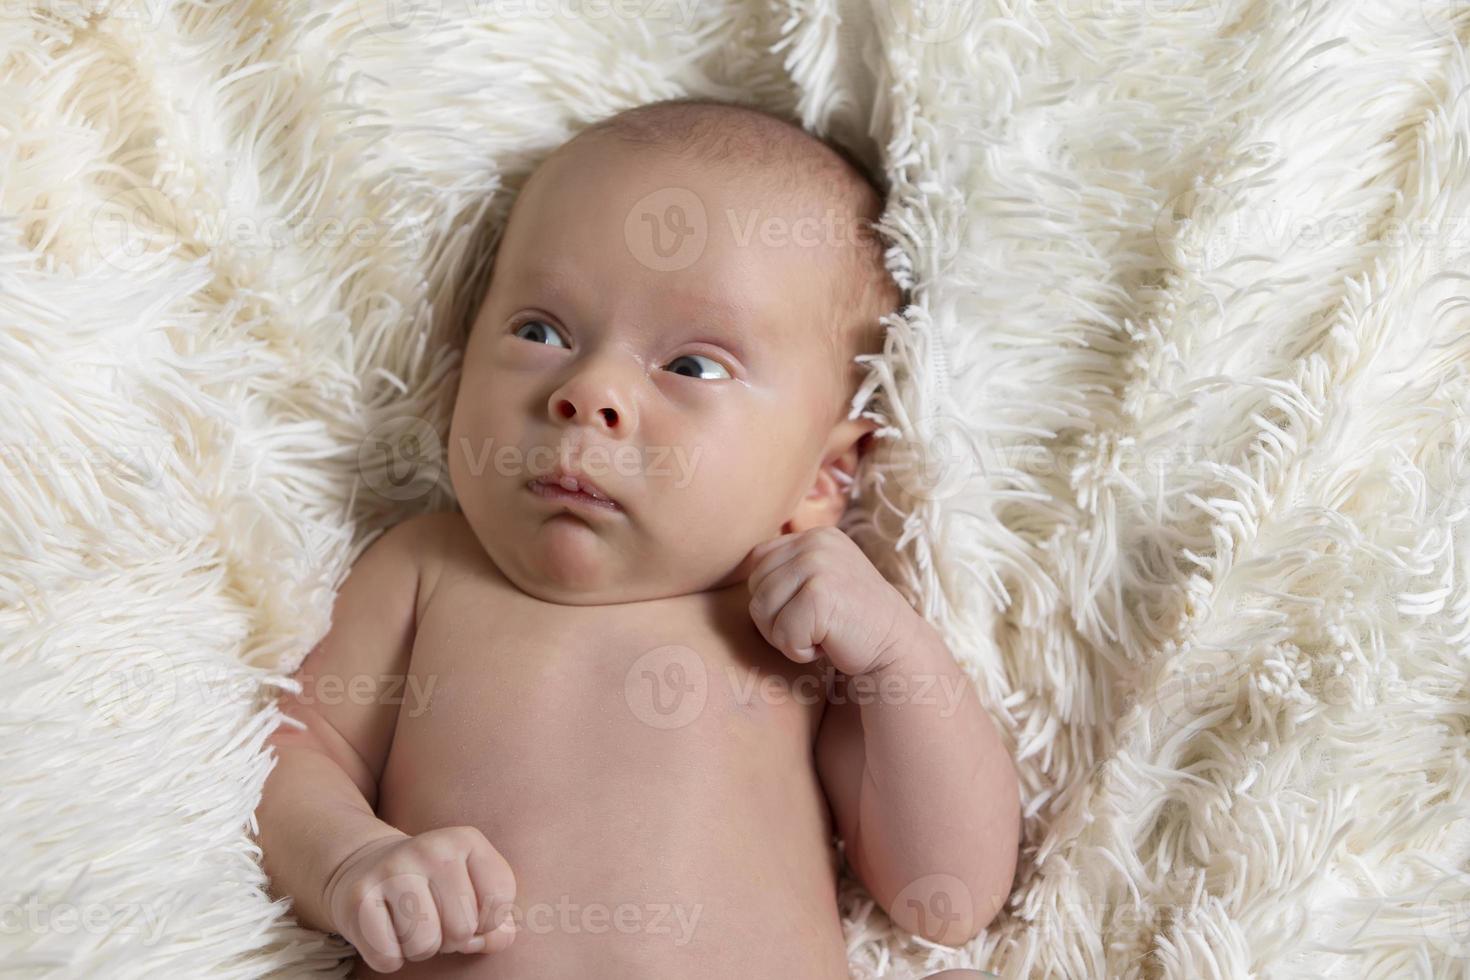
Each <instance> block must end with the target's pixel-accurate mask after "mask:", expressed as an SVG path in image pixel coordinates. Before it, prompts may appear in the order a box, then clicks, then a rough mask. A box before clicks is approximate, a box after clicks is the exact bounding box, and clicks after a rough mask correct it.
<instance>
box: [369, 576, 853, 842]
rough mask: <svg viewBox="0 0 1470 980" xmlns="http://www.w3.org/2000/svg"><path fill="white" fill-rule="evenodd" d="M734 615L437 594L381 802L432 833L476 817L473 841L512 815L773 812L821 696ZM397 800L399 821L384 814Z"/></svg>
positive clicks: (459, 585)
mask: <svg viewBox="0 0 1470 980" xmlns="http://www.w3.org/2000/svg"><path fill="white" fill-rule="evenodd" d="M744 602H745V598H744V597H743V596H741V595H739V593H738V590H733V591H730V592H727V593H725V594H711V595H704V596H686V597H679V598H674V599H662V600H655V601H650V602H640V603H626V604H621V605H617V606H602V607H583V606H561V605H554V604H550V603H543V602H540V601H539V600H535V599H532V598H529V597H526V596H523V595H520V594H519V593H516V594H510V593H507V592H506V591H505V590H504V589H503V588H499V587H496V586H494V585H492V584H486V583H476V582H473V581H466V580H460V581H458V582H455V583H452V584H449V585H447V586H445V587H443V588H441V589H440V590H439V591H438V592H437V593H436V594H435V596H434V597H433V600H432V601H431V603H430V604H429V606H428V608H427V609H426V610H425V614H424V616H423V618H422V620H421V622H420V623H419V624H418V631H417V635H416V637H415V642H414V650H413V658H412V662H411V665H410V677H409V678H408V681H407V683H406V685H405V691H406V692H411V693H412V695H413V696H412V697H405V699H404V703H403V706H402V708H401V709H400V714H399V719H398V725H397V729H396V731H395V735H394V741H393V745H392V749H391V752H390V756H389V760H388V766H387V768H386V770H385V772H384V779H383V785H382V787H381V794H380V798H381V799H382V800H383V801H384V802H385V803H386V804H390V805H395V806H396V807H398V808H400V809H412V810H414V811H420V812H419V814H418V815H419V816H420V817H421V819H423V820H424V821H427V822H429V823H430V824H431V825H442V823H443V822H444V821H445V820H448V819H450V818H451V817H458V818H462V817H464V816H465V815H466V814H473V815H477V816H479V817H480V818H481V819H482V820H483V822H484V823H486V824H488V825H490V826H488V827H487V828H486V830H487V833H489V832H490V831H491V829H493V828H494V827H496V826H497V825H499V826H501V827H508V826H509V825H510V824H511V823H512V822H514V821H516V820H518V819H519V817H518V816H517V814H519V813H524V812H525V807H527V806H536V807H552V808H557V807H566V806H568V805H575V806H579V807H600V806H607V807H617V808H618V810H619V811H620V812H624V813H629V814H634V815H641V814H644V813H655V812H657V813H663V814H667V813H669V812H670V808H671V807H673V808H674V809H675V810H676V811H677V812H678V813H680V814H684V815H688V814H691V813H697V812H701V811H704V810H709V811H710V812H716V811H720V810H721V809H722V808H723V812H724V813H725V814H727V815H728V814H729V813H730V810H729V809H728V808H729V807H730V806H732V805H737V803H738V805H739V806H741V807H742V808H749V809H751V810H752V811H754V812H760V811H761V810H762V809H764V808H765V807H766V806H769V807H771V808H772V809H773V810H776V809H779V808H780V807H781V806H782V805H783V800H782V795H783V794H788V795H787V796H786V799H787V800H789V793H790V792H792V791H793V789H795V788H798V787H799V788H800V789H799V791H801V792H806V791H808V790H809V789H810V788H811V787H813V786H815V776H814V773H813V771H812V766H811V744H812V739H813V738H814V736H815V734H816V729H817V725H818V723H819V721H820V718H821V712H822V705H823V703H824V698H825V687H824V679H823V677H822V675H821V674H820V673H818V672H816V671H814V670H813V669H812V668H811V667H809V666H807V667H803V666H800V665H797V664H793V663H790V662H789V661H787V660H785V659H784V658H783V657H782V656H781V654H780V653H779V652H778V651H776V650H775V649H773V648H771V647H770V646H768V645H767V644H766V643H765V642H764V640H763V639H762V638H761V636H760V634H759V633H758V632H757V631H756V630H755V628H754V626H753V625H752V624H751V623H750V622H749V619H748V614H747V613H745V611H744ZM409 793H411V794H412V796H413V798H414V799H415V801H416V802H415V804H414V805H413V806H412V807H407V806H406V805H405V801H404V800H399V799H395V797H396V796H405V795H406V794H409ZM512 801H514V804H515V806H514V807H513V806H512ZM517 807H518V808H519V809H517ZM637 819H639V820H641V819H643V818H642V817H641V816H638V817H637ZM460 822H465V821H462V820H461V821H460ZM404 829H408V828H404ZM493 839H494V838H493V837H492V840H493Z"/></svg>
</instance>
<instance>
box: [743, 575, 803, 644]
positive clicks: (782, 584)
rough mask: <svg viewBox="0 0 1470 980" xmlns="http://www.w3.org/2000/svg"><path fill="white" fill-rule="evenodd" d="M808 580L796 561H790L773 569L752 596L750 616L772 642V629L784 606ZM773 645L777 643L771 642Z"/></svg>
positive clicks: (767, 640)
mask: <svg viewBox="0 0 1470 980" xmlns="http://www.w3.org/2000/svg"><path fill="white" fill-rule="evenodd" d="M805 581H806V576H805V575H804V574H803V572H802V570H801V569H800V568H799V567H798V566H797V564H796V563H795V562H791V561H788V562H787V563H786V564H784V565H780V566H778V567H776V568H774V569H772V570H771V572H770V574H768V575H767V576H766V578H765V579H764V580H763V581H762V582H761V584H760V587H759V588H757V589H756V590H755V593H754V594H753V595H752V596H751V597H750V618H751V620H752V621H753V622H754V623H755V626H756V629H758V630H760V631H761V635H762V636H764V637H765V638H766V642H768V643H770V641H771V637H770V630H771V626H772V624H774V623H775V621H776V617H777V616H778V615H780V613H781V610H782V608H784V607H785V605H786V603H788V602H790V601H791V597H792V596H794V595H796V593H797V591H798V590H799V589H800V588H801V587H802V584H803V583H804V582H805ZM771 645H772V646H775V645H776V644H774V643H771Z"/></svg>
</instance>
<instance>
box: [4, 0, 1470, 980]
mask: <svg viewBox="0 0 1470 980" xmlns="http://www.w3.org/2000/svg"><path fill="white" fill-rule="evenodd" d="M909 2H910V0H892V2H891V3H890V2H887V0H874V3H873V6H871V7H869V6H868V5H867V4H866V3H862V2H856V0H855V2H852V3H838V2H836V0H746V2H739V0H719V2H716V0H700V2H699V3H698V4H694V3H692V2H690V0H442V2H425V0H420V2H417V3H405V2H393V0H339V2H335V3H329V2H316V0H312V2H306V0H295V2H291V3H286V2H284V0H279V2H275V3H270V2H264V0H261V2H245V0H239V2H218V0H193V2H172V3H171V2H169V0H119V2H112V3H106V2H102V3H94V2H69V0H27V2H23V3H19V4H16V3H9V4H0V453H3V456H0V665H3V674H0V726H3V728H0V731H3V735H4V736H5V738H4V745H5V750H4V752H3V754H0V964H3V968H4V970H5V972H6V975H7V976H18V977H30V976H36V977H40V976H54V977H87V978H91V977H109V978H112V977H121V978H128V977H139V978H142V977H147V978H150V980H156V978H164V977H167V978H173V977H242V978H243V977H261V976H266V975H270V976H289V977H299V976H303V975H305V974H307V973H309V972H314V971H332V970H336V971H337V973H338V975H340V973H341V972H342V969H345V968H338V966H337V964H338V959H339V957H340V955H341V954H342V953H343V952H344V947H343V946H342V944H341V943H340V942H335V941H334V942H331V943H328V942H326V941H325V940H324V937H322V936H321V935H320V934H318V933H314V932H310V931H308V930H302V929H300V928H299V927H297V926H296V925H295V923H294V920H292V919H291V918H290V917H289V915H287V914H285V913H286V909H285V908H284V903H278V904H276V905H271V904H270V903H268V902H267V900H266V899H265V897H264V893H263V890H262V889H263V884H264V880H263V876H262V874H261V872H260V870H259V867H258V865H257V863H256V857H257V856H256V854H255V853H254V851H253V849H252V846H251V843H250V838H249V836H248V834H249V830H250V816H251V812H252V810H253V809H254V806H255V803H256V800H257V798H258V795H259V792H260V788H261V785H262V783H263V781H264V778H265V776H266V773H267V771H268V767H269V765H270V760H269V758H268V757H267V756H266V755H264V754H263V750H262V745H263V742H264V739H265V737H266V735H267V733H268V732H269V730H270V729H271V727H273V725H274V724H275V722H276V716H275V715H274V713H273V712H272V711H270V710H265V708H264V706H265V705H266V704H267V703H268V699H269V696H270V694H271V693H272V692H273V691H274V690H275V685H279V684H280V683H281V682H282V681H283V680H284V678H285V676H286V675H287V674H289V673H290V672H291V671H292V670H294V668H295V667H296V665H297V664H298V663H299V662H300V660H301V658H302V657H304V656H305V654H306V652H307V651H308V650H309V649H310V647H311V646H312V645H313V644H314V643H315V641H316V640H317V639H318V638H320V636H321V635H322V634H323V633H324V632H325V631H326V628H327V625H328V615H329V612H330V610H331V601H332V597H333V590H334V588H335V586H336V585H338V584H339V583H340V582H341V580H342V578H343V577H344V575H345V574H346V571H347V569H348V567H349V564H350V562H351V561H352V559H353V558H354V557H355V556H356V555H357V554H358V553H360V551H361V549H362V548H363V547H364V546H365V545H366V544H367V543H368V541H369V540H370V538H371V536H372V535H374V534H375V533H376V532H377V531H379V530H381V529H382V528H384V527H386V526H388V525H390V524H392V523H395V522H396V521H398V520H401V519H402V518H403V517H405V516H407V515H408V514H410V513H412V512H416V511H419V510H425V509H440V508H443V507H446V506H450V498H449V496H448V487H447V481H446V480H445V479H444V478H443V477H442V474H439V473H438V471H437V470H436V468H435V467H434V465H433V463H434V461H435V460H434V458H433V457H434V454H435V449H434V446H433V445H429V444H427V443H428V440H426V442H425V443H423V444H415V443H414V442H413V441H412V439H410V438H408V436H411V435H412V434H414V433H420V434H422V433H423V432H424V431H425V428H424V427H425V426H427V427H428V431H429V434H430V436H437V437H439V438H442V437H443V435H444V433H445V431H446V428H447V420H448V414H449V409H450V406H451V404H452V401H451V400H452V396H453V391H454V383H455V380H456V377H457V374H456V368H457V363H458V362H457V355H456V354H455V353H454V350H455V346H454V345H455V341H456V338H457V336H458V332H459V328H460V323H461V321H462V320H463V317H464V315H465V313H466V311H467V310H468V309H469V307H470V306H472V305H473V304H474V302H475V301H476V300H477V299H478V292H477V289H478V286H477V285H475V284H476V283H477V282H478V281H479V280H478V279H477V277H481V276H482V275H483V271H484V269H483V266H484V263H483V257H484V255H485V254H486V233H487V232H488V231H489V230H491V229H494V228H495V227H497V225H498V222H499V221H500V220H501V219H502V218H503V217H504V214H505V212H506V209H507V208H508V206H509V203H510V201H511V197H512V194H513V192H514V190H515V189H516V187H517V186H518V184H519V182H520V181H521V180H523V179H524V177H525V175H526V173H527V172H528V171H529V169H530V168H531V167H532V166H533V165H534V164H535V162H536V161H537V160H538V159H539V158H540V157H541V156H542V155H543V154H545V153H546V152H547V151H549V150H550V149H551V148H552V147H554V146H555V145H557V144H558V143H560V142H562V141H563V140H564V139H566V138H567V137H568V136H569V135H571V134H572V133H573V132H575V131H576V130H577V129H578V128H580V127H581V126H583V125H585V124H587V123H589V122H591V121H593V120H595V119H598V118H601V117H603V116H606V115H608V114H610V113H611V112H614V111H616V110H618V109H621V108H624V107H627V106H630V105H633V104H636V103H639V102H644V101H650V100H653V99H658V98H664V97H670V96H675V95H681V94H687V93H697V94H709V95H716V96H721V97H729V98H741V99H750V100H753V101H755V102H758V103H760V104H763V105H768V106H771V107H775V108H779V109H790V110H794V111H795V112H797V113H798V114H799V115H800V116H801V117H802V118H803V119H804V120H805V121H806V122H807V124H808V125H810V126H811V127H813V128H815V129H819V130H822V131H824V132H829V133H832V134H835V135H836V136H837V137H838V138H839V139H841V140H844V141H846V142H847V143H849V144H850V145H852V146H854V147H855V148H856V149H857V151H858V152H859V153H860V154H861V155H863V156H865V157H866V158H868V159H869V160H871V161H873V162H874V163H875V164H876V165H877V166H879V167H881V168H882V169H883V170H885V171H886V172H887V173H888V174H889V176H890V177H891V179H892V181H893V185H894V193H893V195H892V200H891V202H890V206H889V210H888V213H887V216H886V217H885V220H884V226H885V228H886V229H887V230H888V231H889V233H890V234H891V235H892V236H893V237H894V239H895V241H896V242H897V245H896V247H895V248H894V250H893V251H892V252H891V256H890V261H891V267H892V268H893V269H894V270H895V272H896V274H898V275H899V276H900V277H901V278H902V279H903V281H904V282H905V284H907V285H909V286H911V287H912V289H913V297H914V300H915V305H914V307H913V309H912V310H911V312H910V314H909V315H908V316H906V317H905V318H904V319H903V320H902V321H899V322H895V323H893V324H892V326H891V330H890V340H889V347H888V351H887V354H886V355H885V357H884V358H883V359H882V360H880V361H877V362H875V363H874V364H873V365H872V372H873V373H872V380H873V383H874V384H875V385H877V386H880V388H881V390H882V391H883V393H884V395H885V399H886V402H887V404H888V405H889V407H890V410H891V421H892V426H891V427H890V428H889V430H888V435H889V436H890V437H891V438H890V439H888V440H887V441H886V444H885V446H884V448H883V449H882V451H881V453H880V456H879V457H878V458H877V459H876V460H875V461H874V464H873V465H872V466H871V467H870V468H869V469H868V470H867V471H866V472H865V473H864V474H863V477H862V480H861V483H860V487H861V490H862V492H863V498H862V502H863V512H862V513H863V515H864V516H865V517H866V520H864V521H862V522H860V523H859V524H857V525H856V526H855V527H854V533H855V534H857V535H858V536H859V539H860V540H861V541H862V542H863V543H864V545H865V546H867V547H868V549H869V551H870V553H872V554H873V555H874V557H875V560H877V561H879V563H880V565H881V566H882V567H883V568H884V570H885V571H886V572H887V573H888V574H889V575H890V576H891V577H892V579H893V580H894V581H895V582H896V583H899V584H901V587H902V588H904V589H905V591H906V592H907V593H908V594H909V595H911V596H912V597H913V598H914V599H915V601H916V602H917V603H919V605H920V607H921V609H922V610H923V611H924V612H925V613H926V614H927V615H928V616H930V617H931V619H932V620H933V621H934V622H936V623H937V624H939V625H940V626H941V627H942V628H943V629H944V630H945V631H946V632H947V634H948V635H949V637H950V638H951V640H952V645H953V647H954V649H955V651H956V654H957V655H958V656H960V657H961V658H963V659H964V661H965V662H966V663H967V665H969V666H972V667H973V668H974V675H975V676H976V677H977V679H979V680H980V681H981V682H982V683H983V684H984V685H985V687H986V691H987V698H988V701H989V703H990V704H991V705H992V707H993V709H994V713H995V716H996V718H997V719H998V720H999V721H1000V722H1001V723H1002V724H1003V726H1004V727H1005V729H1006V731H1007V732H1008V734H1009V737H1010V739H1011V742H1012V744H1013V746H1014V748H1015V751H1016V754H1017V757H1018V759H1019V761H1020V767H1021V770H1022V774H1023V782H1024V797H1025V806H1026V813H1027V815H1028V821H1027V846H1026V850H1025V853H1024V854H1023V864H1024V867H1023V870H1022V873H1021V878H1020V880H1019V881H1018V885H1017V890H1016V894H1015V897H1014V901H1013V906H1012V908H1011V909H1010V910H1009V911H1008V913H1007V914H1006V915H1004V916H1003V917H1002V918H1001V919H999V920H998V921H997V922H996V924H995V926H994V927H993V928H992V929H991V930H990V931H989V932H988V933H987V934H986V935H984V936H982V937H981V938H980V939H979V940H977V941H976V942H975V943H974V944H973V946H972V947H971V948H969V949H966V950H948V949H944V948H939V947H932V946H925V945H924V944H922V943H916V942H913V941H912V940H910V939H909V938H908V937H905V936H901V935H898V934H896V933H894V932H892V931H891V930H890V928H889V926H888V923H887V920H886V918H885V917H884V916H883V915H882V913H881V911H879V910H876V909H874V908H873V907H872V905H871V903H870V902H869V901H868V900H867V899H866V898H865V896H864V895H863V894H862V892H861V890H860V889H858V888H856V886H853V885H852V884H851V883H848V884H847V885H846V886H845V888H844V891H843V909H842V911H843V915H844V921H845V924H846V927H847V930H848V937H849V941H850V947H851V962H852V972H853V975H854V976H855V977H863V978H869V977H877V976H891V977H896V978H906V977H910V976H914V975H919V974H922V973H924V972H928V971H931V970H935V969H938V968H940V967H942V966H964V965H977V966H983V967H987V968H989V969H992V970H995V971H997V972H999V973H1001V974H1002V975H1003V976H1006V977H1013V978H1014V977H1026V976H1034V977H1053V976H1055V977H1069V978H1084V980H1091V978H1104V977H1106V978H1112V977H1139V978H1180V980H1196V978H1210V977H1239V978H1244V977H1313V978H1315V977H1323V976H1342V977H1352V978H1359V977H1382V978H1402V977H1409V976H1423V977H1430V976H1435V977H1449V976H1464V975H1466V972H1467V967H1470V930H1467V928H1466V926H1467V923H1470V875H1467V873H1466V860H1467V856H1470V833H1467V829H1470V824H1467V821H1466V813H1467V810H1466V789H1467V781H1470V763H1467V757H1466V741H1465V740H1466V733H1467V729H1470V695H1467V688H1466V683H1467V675H1470V671H1467V666H1470V656H1467V654H1470V593H1467V585H1466V583H1467V577H1466V569H1467V567H1470V525H1467V513H1470V493H1467V484H1470V466H1467V465H1466V463H1467V439H1470V420H1467V413H1466V407H1467V402H1470V398H1467V394H1470V381H1467V371H1466V366H1467V360H1466V357H1467V353H1470V329H1467V328H1470V275H1467V271H1470V265H1467V262H1466V258H1467V252H1470V146H1467V134H1470V93H1467V86H1470V60H1467V55H1466V51H1465V49H1464V48H1463V47H1462V46H1461V44H1462V42H1463V41H1464V40H1465V39H1466V37H1467V34H1470V5H1467V3H1466V2H1465V0H1391V2H1389V0H1355V2H1351V3H1347V2H1340V3H1325V2H1320V0H1050V2H1045V3H1042V2H1030V0H973V2H970V0H953V2H948V3H946V2H941V0H926V2H923V3H921V4H919V5H918V9H917V10H913V9H911V8H910V6H909ZM466 284H471V285H475V288H470V287H469V286H467V285H466ZM415 420H420V421H415ZM382 441H386V442H387V443H388V444H389V445H390V446H396V447H399V449H400V450H402V449H403V447H410V448H411V447H413V446H414V445H418V451H419V452H421V453H425V454H427V456H425V457H423V458H421V459H420V460H419V463H420V466H419V469H418V470H417V473H418V474H419V476H420V477H421V478H422V479H421V481H420V482H417V483H411V484H409V485H408V486H407V487H406V488H405V487H402V486H399V485H397V484H395V483H393V482H392V481H388V480H385V479H383V477H384V473H385V470H384V467H385V466H387V465H389V464H390V463H391V462H394V461H392V460H389V459H387V458H386V457H385V455H384V453H383V452H382V451H381V449H380V446H381V442H382ZM404 451H407V450H404ZM399 462H401V461H399Z"/></svg>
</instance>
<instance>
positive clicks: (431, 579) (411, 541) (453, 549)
mask: <svg viewBox="0 0 1470 980" xmlns="http://www.w3.org/2000/svg"><path fill="white" fill-rule="evenodd" d="M393 530H394V531H395V532H396V533H398V534H399V535H401V537H402V541H403V543H404V545H405V546H406V547H407V548H408V550H409V551H410V553H411V554H412V555H413V560H414V562H415V563H416V564H417V566H418V579H419V587H418V603H417V609H416V612H417V618H418V620H419V622H422V621H423V616H424V611H425V609H427V608H428V605H429V601H430V599H432V598H433V595H434V592H435V590H436V589H437V588H438V586H439V584H440V582H441V581H443V580H444V579H445V578H446V577H449V578H453V577H455V576H456V574H457V573H459V572H462V571H464V570H465V569H466V567H467V566H469V565H471V564H479V563H482V562H483V555H482V554H481V552H480V548H479V542H478V540H477V539H476V538H475V535H474V531H473V530H471V528H470V526H469V523H468V522H467V521H466V520H465V518H464V515H463V514H461V513H460V512H459V511H454V510H441V511H434V512H433V513H427V514H415V515H414V516H413V517H410V518H408V519H407V520H404V521H403V522H401V523H399V524H398V525H395V527H394V528H393Z"/></svg>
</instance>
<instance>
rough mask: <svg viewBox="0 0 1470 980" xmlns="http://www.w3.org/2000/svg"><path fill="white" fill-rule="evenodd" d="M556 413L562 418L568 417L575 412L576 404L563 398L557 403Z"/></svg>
mask: <svg viewBox="0 0 1470 980" xmlns="http://www.w3.org/2000/svg"><path fill="white" fill-rule="evenodd" d="M556 413H557V414H558V415H560V416H561V417H562V418H564V419H569V418H571V417H572V416H574V415H576V414H577V406H575V405H573V404H572V403H571V402H569V401H567V400H566V399H565V398H563V399H562V400H561V401H560V402H558V403H557V406H556Z"/></svg>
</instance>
